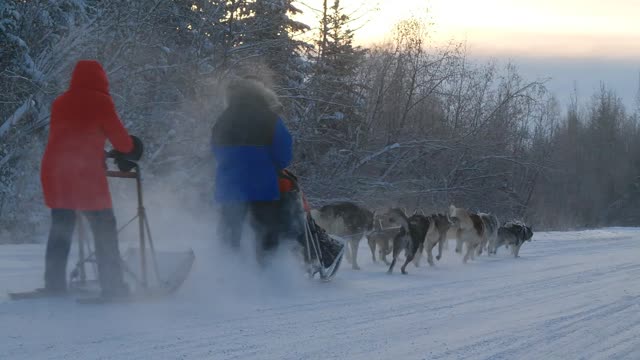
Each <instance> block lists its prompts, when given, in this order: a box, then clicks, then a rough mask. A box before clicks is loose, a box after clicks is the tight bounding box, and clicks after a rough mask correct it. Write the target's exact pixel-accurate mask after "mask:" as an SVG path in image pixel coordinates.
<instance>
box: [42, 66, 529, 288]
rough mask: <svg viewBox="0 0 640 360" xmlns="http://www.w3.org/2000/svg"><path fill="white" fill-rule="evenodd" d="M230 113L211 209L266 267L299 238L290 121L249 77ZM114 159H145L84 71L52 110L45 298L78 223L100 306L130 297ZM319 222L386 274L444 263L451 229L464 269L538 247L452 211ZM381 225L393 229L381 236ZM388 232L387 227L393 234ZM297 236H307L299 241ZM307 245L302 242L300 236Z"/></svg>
mask: <svg viewBox="0 0 640 360" xmlns="http://www.w3.org/2000/svg"><path fill="white" fill-rule="evenodd" d="M224 100H225V109H224V111H223V112H222V113H221V114H219V115H218V116H217V118H215V119H214V118H211V119H205V120H207V121H208V120H211V122H212V124H213V126H212V130H211V135H210V144H211V148H210V151H211V155H212V161H213V162H214V163H215V169H216V171H215V180H214V179H211V181H212V182H213V183H214V184H215V190H214V194H213V196H212V197H213V200H214V201H213V203H215V206H216V207H217V208H218V210H219V214H220V216H219V217H220V219H221V222H220V224H221V226H219V231H220V233H219V234H218V236H217V238H218V239H223V240H222V241H224V242H225V243H226V244H227V245H228V247H229V248H231V249H238V247H239V243H240V239H241V236H242V230H243V227H244V226H243V224H244V223H245V221H246V222H249V223H250V224H251V226H252V228H253V231H254V233H255V241H256V244H257V250H258V251H257V254H256V256H257V260H258V262H260V263H262V264H265V263H267V262H268V260H269V258H271V256H270V255H271V254H273V253H274V251H275V250H276V249H277V248H278V245H279V243H280V239H281V238H282V237H283V236H284V235H290V234H291V233H292V232H295V229H296V226H295V225H296V222H295V217H294V216H291V209H290V208H291V206H290V203H291V202H287V201H285V200H286V198H287V192H288V191H290V190H291V186H290V181H288V177H287V176H286V173H287V171H286V169H287V168H288V167H289V166H290V164H291V163H292V160H293V154H294V151H293V145H294V141H293V138H292V136H291V133H290V132H289V130H288V128H287V126H286V124H285V122H284V121H283V117H282V115H281V113H282V105H281V103H280V101H279V99H278V96H277V95H276V93H275V92H274V90H273V89H271V88H270V87H269V86H268V84H266V83H265V82H263V81H261V79H258V78H255V77H252V76H246V77H239V78H235V79H232V80H231V81H229V83H228V84H227V87H226V89H225V99H224ZM107 141H109V142H110V143H111V145H112V147H113V150H111V152H110V153H109V154H108V155H109V157H111V158H114V159H115V162H116V164H117V165H118V168H119V169H120V170H121V171H125V172H126V171H130V170H131V167H130V163H131V162H132V161H133V162H135V161H138V160H140V159H141V157H142V155H143V148H144V146H143V143H142V140H141V139H140V138H137V137H135V136H132V135H131V134H129V132H128V131H127V129H126V128H125V127H124V125H123V123H122V121H121V120H120V118H119V116H118V112H117V110H116V107H115V104H114V101H113V99H112V98H111V96H110V91H109V80H108V78H107V72H106V71H105V70H104V69H103V67H102V65H101V64H100V63H99V62H98V61H95V60H81V61H79V62H78V63H77V64H76V65H75V67H74V69H73V73H72V75H71V79H70V84H69V88H68V89H67V90H66V91H65V92H64V93H62V94H60V96H58V97H57V98H56V99H55V101H54V102H53V104H52V106H51V116H50V123H49V137H48V141H47V146H46V149H45V153H44V156H43V158H42V162H41V173H40V175H41V183H42V189H43V194H44V202H45V205H46V206H47V207H48V208H49V209H50V211H51V219H52V221H51V227H50V231H49V238H48V241H47V249H46V255H45V274H44V283H45V284H44V289H43V290H44V292H45V293H47V294H63V293H66V292H67V290H68V289H67V279H66V274H65V270H66V267H67V262H68V257H69V251H70V248H71V237H72V233H73V229H74V227H75V224H76V216H77V215H78V214H79V213H82V214H84V215H85V216H86V217H88V218H89V220H90V223H91V229H92V232H93V235H94V236H93V238H94V240H95V249H96V261H97V265H98V277H99V282H100V287H101V291H102V296H104V297H106V298H120V297H127V296H128V295H129V293H130V289H129V288H128V286H127V285H126V284H125V282H124V280H123V269H122V266H121V261H120V259H121V255H120V251H119V249H118V231H117V225H116V219H115V216H114V213H113V208H112V202H111V194H110V191H109V186H108V182H107V178H106V173H105V170H106V166H105V160H106V159H105V155H107V153H105V150H104V147H105V143H106V142H107ZM312 216H313V217H314V218H315V219H316V222H317V223H318V225H320V226H321V227H323V228H325V229H326V231H327V232H328V233H329V234H334V235H338V236H341V237H343V238H345V239H346V240H347V242H348V247H347V248H348V250H350V251H349V254H348V256H347V257H348V258H349V260H351V261H350V262H351V264H352V266H353V268H354V269H358V264H357V261H356V259H357V253H358V244H359V241H360V239H361V238H362V237H364V236H366V237H368V241H369V244H370V246H371V250H372V256H373V258H374V260H375V248H376V247H379V249H380V256H381V258H382V259H383V260H384V261H385V262H386V256H387V255H388V254H390V253H392V256H393V259H392V261H391V265H390V268H389V271H390V272H391V271H393V267H394V265H395V263H396V260H397V258H398V254H399V253H400V252H401V251H402V250H404V251H405V254H406V260H405V263H404V264H403V265H402V272H403V273H406V266H407V264H408V263H409V262H411V261H415V262H416V265H417V264H418V263H419V260H420V256H421V254H422V251H423V249H426V251H427V254H428V258H427V261H428V262H429V264H431V265H432V264H433V255H432V250H433V248H434V247H435V245H436V244H437V245H438V256H437V257H436V259H440V257H441V256H442V247H443V244H444V243H445V241H446V233H447V231H448V229H449V228H450V227H455V228H456V229H457V230H456V239H457V245H456V251H457V252H461V251H462V245H463V244H466V247H467V252H466V254H465V256H464V261H465V262H466V261H467V260H468V259H469V258H470V257H471V258H473V256H474V254H475V252H478V254H480V253H482V251H483V249H485V248H486V247H488V251H489V253H495V251H496V249H497V248H498V247H499V246H500V245H503V244H504V245H510V246H513V252H514V255H515V256H517V255H518V249H519V248H520V246H521V245H522V242H524V241H526V240H529V239H531V235H532V233H531V229H530V228H528V227H526V226H524V225H522V224H516V223H510V224H505V225H504V226H502V227H500V228H498V222H497V219H495V217H492V216H491V215H487V214H475V213H471V212H468V211H466V210H465V209H460V208H455V207H453V206H452V207H451V208H450V209H449V211H448V213H447V214H436V215H430V216H425V215H424V214H413V215H411V216H407V215H406V214H405V212H404V211H402V210H400V209H391V210H389V211H387V212H386V213H384V214H379V215H377V216H374V214H373V213H372V212H370V211H368V210H366V209H363V208H361V207H358V206H356V205H354V204H351V203H343V204H334V205H328V206H325V207H322V208H320V209H318V210H316V211H313V214H312ZM383 224H386V225H385V226H383ZM389 224H390V225H389ZM298 233H300V231H298ZM298 237H300V234H298Z"/></svg>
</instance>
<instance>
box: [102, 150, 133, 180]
mask: <svg viewBox="0 0 640 360" xmlns="http://www.w3.org/2000/svg"><path fill="white" fill-rule="evenodd" d="M118 155H119V153H117V152H115V151H109V152H107V151H105V159H114V160H115V163H116V164H117V165H118V168H119V170H109V169H107V177H116V178H127V179H135V178H137V177H139V175H140V174H139V167H138V163H136V162H135V161H132V160H128V159H123V158H121V157H119V156H118ZM123 166H124V169H126V171H125V170H122V169H123ZM132 170H135V171H132Z"/></svg>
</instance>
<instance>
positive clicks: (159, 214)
mask: <svg viewBox="0 0 640 360" xmlns="http://www.w3.org/2000/svg"><path fill="white" fill-rule="evenodd" d="M247 68H250V69H252V70H253V71H251V72H245V73H243V71H244V70H243V69H242V68H240V69H237V70H236V71H235V72H234V73H233V74H232V75H233V77H235V76H243V77H244V76H247V75H249V76H251V77H253V78H259V79H264V82H265V84H269V82H270V80H269V79H270V75H269V74H268V73H265V74H259V73H257V72H256V71H255V69H259V68H260V67H258V66H252V67H247ZM227 75H228V74H227ZM227 75H225V76H226V77H225V76H222V75H220V76H217V77H214V78H212V79H211V80H210V81H203V84H204V85H202V86H201V92H200V93H198V94H196V96H195V97H194V98H193V99H191V100H189V101H185V102H184V104H183V105H182V107H181V109H179V111H178V112H179V113H181V114H182V117H183V118H184V120H183V121H180V122H176V124H175V126H174V127H173V128H172V129H170V131H166V132H163V133H154V138H150V142H151V143H152V144H153V145H154V146H152V147H150V149H149V152H148V153H147V154H145V157H144V158H143V161H142V162H141V166H142V171H143V177H144V179H143V181H144V197H145V206H146V209H147V213H148V217H149V223H150V226H151V231H152V233H153V236H154V240H155V243H156V247H157V249H158V250H170V251H184V250H187V249H189V248H192V249H193V250H194V252H195V254H196V261H195V264H194V268H193V271H192V273H191V275H190V277H189V278H188V279H187V282H186V283H185V284H184V285H183V287H182V288H181V289H180V290H179V293H178V294H177V296H176V299H178V300H177V301H186V302H193V301H202V302H204V303H207V304H210V305H213V304H217V305H216V306H213V307H214V308H219V309H221V308H224V309H225V311H227V312H228V311H230V310H232V309H233V308H238V309H239V310H240V309H242V308H243V306H240V305H239V304H241V303H243V302H244V303H245V305H246V301H249V302H252V303H255V302H256V301H258V303H260V302H262V301H269V302H271V301H274V302H277V301H278V299H279V298H280V297H282V296H289V295H292V294H294V293H296V292H298V291H300V290H302V289H304V288H305V285H304V284H306V282H305V281H304V280H302V278H303V274H302V271H300V270H301V269H300V267H299V264H298V263H296V260H294V259H292V257H291V254H290V253H289V252H288V251H287V249H284V248H282V249H280V251H278V252H277V253H276V254H275V256H274V258H273V261H272V262H271V264H270V266H268V267H267V268H266V269H261V268H260V267H259V266H258V265H257V263H256V260H255V258H256V256H255V253H256V249H255V234H254V232H253V230H252V228H251V226H249V225H246V226H245V228H244V231H243V241H242V242H243V246H242V249H241V251H240V252H239V253H236V252H232V251H230V249H229V248H228V247H226V246H225V245H224V244H225V241H224V239H220V238H219V236H218V235H217V234H218V232H217V229H216V228H217V226H218V224H217V214H216V211H215V208H214V203H213V197H212V193H213V191H212V190H213V186H214V184H213V182H214V169H213V167H214V159H213V156H212V154H211V152H210V145H209V144H210V142H209V134H210V129H211V126H212V125H213V122H214V121H215V118H216V117H217V116H218V114H220V113H221V112H222V111H223V109H224V106H225V105H224V101H223V99H224V98H225V96H224V88H225V85H226V80H227V79H228V78H229V77H228V76H227ZM143 135H146V136H147V137H150V136H149V135H148V134H143ZM114 185H115V184H114ZM113 193H114V195H115V196H114V198H115V199H114V203H115V204H116V207H117V214H118V217H119V223H120V224H122V223H124V222H126V221H127V219H129V218H131V217H132V216H133V215H134V213H135V210H136V204H135V199H136V197H135V187H132V186H126V187H125V186H124V184H121V185H120V186H118V187H117V190H116V189H114V191H113ZM116 193H117V194H116ZM136 237H137V226H130V227H129V229H126V230H125V231H124V232H123V234H122V237H121V241H122V243H123V244H124V243H125V242H127V241H134V240H135V239H136ZM132 245H133V243H132ZM134 246H135V245H134ZM123 249H124V247H123ZM210 307H211V306H210Z"/></svg>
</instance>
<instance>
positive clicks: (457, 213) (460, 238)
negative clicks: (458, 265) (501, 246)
mask: <svg viewBox="0 0 640 360" xmlns="http://www.w3.org/2000/svg"><path fill="white" fill-rule="evenodd" d="M449 219H450V220H451V222H452V223H453V226H454V227H456V228H457V232H456V252H457V253H461V252H462V245H463V244H466V247H467V253H466V254H465V255H464V258H463V260H462V261H463V262H464V263H465V264H466V263H467V261H468V260H469V259H471V260H473V259H474V258H475V252H476V249H477V248H478V246H480V245H481V244H482V243H483V242H484V241H486V240H485V238H486V231H485V226H484V222H483V221H482V218H480V216H479V215H478V214H475V213H472V212H469V211H467V210H466V209H463V208H457V207H455V206H454V205H451V206H450V207H449Z"/></svg>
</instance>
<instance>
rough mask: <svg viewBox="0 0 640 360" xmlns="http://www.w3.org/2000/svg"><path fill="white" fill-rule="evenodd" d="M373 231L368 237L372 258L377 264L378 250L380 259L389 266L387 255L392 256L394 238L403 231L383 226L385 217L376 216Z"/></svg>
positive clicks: (398, 228)
mask: <svg viewBox="0 0 640 360" xmlns="http://www.w3.org/2000/svg"><path fill="white" fill-rule="evenodd" d="M375 218H376V220H375V224H374V225H373V231H372V232H371V233H370V234H369V235H367V242H368V243H369V249H370V250H371V258H372V259H373V262H374V263H376V262H377V260H376V248H378V257H379V258H380V259H382V261H384V263H385V264H386V265H387V266H388V265H389V261H387V255H389V254H391V249H392V241H393V238H394V237H395V236H396V235H397V234H398V233H399V232H400V231H401V230H400V227H393V226H385V225H384V224H383V220H385V219H384V217H383V216H376V217H375Z"/></svg>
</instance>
